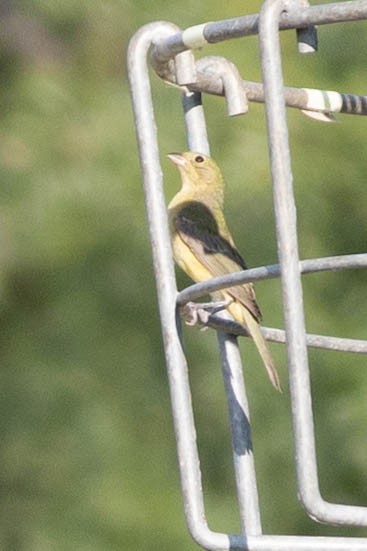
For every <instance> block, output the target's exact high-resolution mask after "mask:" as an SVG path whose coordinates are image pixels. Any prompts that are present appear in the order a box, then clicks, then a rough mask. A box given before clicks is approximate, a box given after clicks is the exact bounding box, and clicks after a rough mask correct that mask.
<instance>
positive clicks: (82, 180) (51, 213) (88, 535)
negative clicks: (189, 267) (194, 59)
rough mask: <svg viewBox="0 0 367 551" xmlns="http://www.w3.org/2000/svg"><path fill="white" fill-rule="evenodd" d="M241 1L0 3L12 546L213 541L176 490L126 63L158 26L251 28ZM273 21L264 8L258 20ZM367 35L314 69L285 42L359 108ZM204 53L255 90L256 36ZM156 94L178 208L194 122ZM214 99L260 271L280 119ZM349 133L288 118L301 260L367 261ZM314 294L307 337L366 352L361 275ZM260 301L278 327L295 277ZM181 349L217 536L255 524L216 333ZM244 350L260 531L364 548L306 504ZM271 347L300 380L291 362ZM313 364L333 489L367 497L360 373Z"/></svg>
mask: <svg viewBox="0 0 367 551" xmlns="http://www.w3.org/2000/svg"><path fill="white" fill-rule="evenodd" d="M228 4H230V5H227V3H223V2H220V1H219V0H214V1H212V2H210V4H209V3H202V4H201V5H198V4H197V2H193V1H192V0H188V1H187V2H185V3H184V4H183V3H181V4H179V3H178V2H171V3H168V4H167V2H163V0H156V1H155V2H146V1H141V0H136V1H135V2H128V1H126V0H125V1H124V0H122V1H121V0H119V1H117V0H105V1H104V2H102V1H100V0H96V1H94V2H88V1H87V0H80V1H79V2H75V0H63V1H62V2H60V1H56V0H41V1H37V2H36V1H35V0H18V1H10V0H2V1H1V3H0V16H1V26H0V42H1V54H0V73H1V77H2V83H3V86H2V89H1V92H0V101H1V112H2V124H1V130H0V133H1V140H0V165H1V168H0V170H1V182H2V184H1V186H0V210H1V216H0V225H1V235H2V247H1V252H0V265H1V277H0V291H1V295H0V297H1V313H0V323H1V333H0V334H1V349H0V356H1V371H0V373H1V389H2V392H1V400H0V408H1V409H0V418H1V452H0V453H1V455H0V458H1V477H0V484H1V496H2V499H1V501H0V546H1V549H4V550H6V551H13V550H14V551H30V550H32V551H33V550H37V551H44V550H49V549H53V550H57V551H62V550H66V549H67V550H69V549H77V550H78V551H79V550H80V551H98V550H101V551H102V550H106V549H109V550H118V549H123V550H124V551H132V550H136V549H139V550H141V551H144V550H153V549H154V550H155V549H160V550H168V549H180V550H186V549H187V550H189V549H196V548H197V547H196V545H195V544H194V543H193V542H192V540H191V538H190V536H189V535H188V534H187V531H186V527H185V523H184V518H183V512H182V502H181V497H180V492H179V480H178V473H177V467H176V458H175V448H174V437H173V431H172V422H171V417H170V405H169V396H168V389H167V381H166V374H165V367H164V359H163V354H162V345H161V340H160V330H159V322H158V313H157V304H156V296H155V285H154V281H153V274H152V269H151V255H150V249H149V243H148V238H147V224H146V221H145V211H144V206H143V195H142V191H141V185H140V180H141V177H140V173H139V166H138V160H137V152H136V144H135V138H134V130H133V122H132V116H131V108H130V101H129V95H128V87H127V80H126V70H125V51H126V48H127V43H128V40H129V38H130V37H131V36H132V34H133V33H134V32H135V31H136V30H137V29H138V28H139V27H140V26H141V25H143V24H145V23H147V22H149V21H152V20H157V19H165V20H169V21H173V22H175V23H177V24H179V25H180V26H181V27H183V28H184V27H187V26H189V25H192V24H196V23H200V22H203V21H206V20H208V19H209V20H215V19H222V18H226V17H233V16H236V15H240V14H243V2H240V1H238V0H235V1H233V2H230V3H228ZM259 6H260V4H259V2H255V1H253V0H252V1H249V2H247V3H246V13H252V12H256V11H258V9H259ZM365 32H366V24H365V23H353V24H349V25H335V26H330V27H328V28H323V27H321V28H320V29H319V39H320V52H319V53H318V54H317V55H315V56H311V57H301V56H299V55H298V53H297V51H296V47H295V37H294V33H292V32H287V33H283V35H282V43H283V52H284V73H285V80H286V82H287V84H289V85H303V86H309V87H321V88H323V87H324V88H327V89H337V90H340V91H342V92H355V93H363V90H364V88H365V85H364V80H363V78H364V77H363V75H364V65H365V55H364V50H363V48H361V47H360V44H361V42H362V41H363V40H364V37H365ZM362 43H363V42H362ZM207 53H215V54H218V55H226V56H227V57H229V58H230V59H232V60H233V61H234V62H235V63H236V64H237V65H238V67H239V68H240V70H241V73H242V74H243V75H244V76H246V77H247V78H249V79H259V78H260V68H259V62H258V47H257V39H256V38H255V37H251V38H248V39H243V40H238V41H230V42H228V43H225V44H221V45H217V46H210V47H208V48H207V50H205V51H204V52H201V53H199V55H206V54H207ZM153 90H154V93H155V97H156V101H155V105H156V113H157V121H158V127H159V139H160V145H161V151H162V162H163V169H164V172H165V175H166V188H167V198H168V199H169V198H170V197H171V196H172V195H173V194H174V192H175V191H176V189H177V185H178V179H177V174H176V172H175V171H174V168H173V167H171V166H168V162H166V161H165V160H164V156H165V154H166V153H167V152H169V151H172V150H173V151H174V150H180V149H184V148H185V136H184V125H183V123H182V117H181V110H180V101H179V97H178V94H177V92H176V91H175V90H172V89H171V88H169V87H166V86H164V85H162V83H161V82H159V81H158V79H157V78H155V77H153ZM205 106H206V112H207V118H208V127H209V133H210V140H211V145H212V151H213V155H214V156H215V157H216V158H217V160H218V161H219V164H220V165H221V166H222V168H223V172H224V174H225V177H226V180H227V181H228V186H227V214H228V216H229V217H230V218H231V228H232V230H233V233H234V235H235V237H236V241H237V242H238V246H239V248H240V250H242V251H244V252H245V256H246V258H247V260H248V263H249V265H251V266H257V265H261V264H267V263H273V262H276V258H277V257H276V244H275V238H274V226H273V215H272V202H271V193H270V186H269V169H268V159H267V148H266V136H265V126H264V115H263V109H262V107H261V106H258V105H251V106H250V113H249V115H248V116H246V117H239V118H235V119H228V118H227V116H226V114H225V107H224V104H223V102H222V101H221V100H220V99H218V98H211V97H209V98H205ZM338 120H339V121H340V122H339V123H338V124H330V125H322V124H320V123H317V122H315V121H311V120H309V119H307V118H305V117H304V116H303V115H302V114H300V113H298V112H289V127H290V135H291V142H292V153H293V167H294V176H295V186H296V193H297V203H298V220H299V240H300V249H301V254H302V257H303V258H307V257H317V256H328V255H333V254H344V253H352V252H362V251H365V250H366V241H367V240H366V219H367V202H366V195H365V181H366V176H367V168H366V158H367V141H366V140H365V139H364V135H365V126H364V124H365V121H364V119H363V118H362V117H360V118H358V117H347V116H344V117H343V116H340V117H338ZM172 121H175V123H174V124H173V123H172ZM179 282H180V285H185V284H186V283H187V279H186V278H185V276H183V275H182V274H179ZM304 292H305V305H306V316H307V325H308V329H309V331H310V332H320V333H324V334H334V335H340V336H343V335H345V336H349V337H353V336H354V337H359V338H365V337H366V316H365V311H366V275H365V273H363V272H362V271H360V272H358V271H344V272H342V273H336V274H332V273H326V274H318V275H309V276H307V277H305V278H304ZM258 296H259V297H260V303H261V305H262V309H263V311H264V314H265V322H266V325H274V326H281V325H282V316H281V309H280V289H279V282H278V281H269V282H266V283H260V284H258ZM185 340H186V343H187V353H188V358H189V361H190V377H191V381H192V387H193V399H194V408H195V414H196V420H197V425H198V441H199V447H200V454H201V461H202V468H203V479H204V488H205V495H206V505H207V512H208V519H209V523H210V526H211V527H212V528H213V529H215V530H223V531H238V530H239V522H238V517H237V510H236V504H235V489H234V482H233V469H232V465H231V452H230V441H229V434H228V426H227V425H228V423H227V413H226V405H225V397H224V394H223V385H222V382H221V376H220V367H219V364H218V357H217V347H216V339H215V337H214V335H213V334H212V333H211V332H206V333H204V334H203V333H201V332H199V331H197V330H195V329H188V330H185ZM241 346H242V350H243V355H244V359H245V362H244V363H245V369H246V373H247V375H248V377H247V378H248V381H249V383H248V386H249V398H250V402H251V410H252V421H253V432H254V444H255V455H256V465H257V473H258V478H259V491H260V501H261V508H262V513H263V524H264V529H265V531H266V532H267V533H289V534H334V535H338V534H346V535H364V536H366V535H367V532H366V530H358V529H354V530H353V529H350V528H332V527H322V526H319V525H316V524H314V523H313V522H312V521H311V520H309V519H308V518H307V516H306V515H305V514H304V512H303V511H302V509H301V507H300V505H299V504H298V503H297V498H296V488H295V475H294V466H293V459H292V453H293V448H292V429H291V421H290V404H289V398H288V393H287V392H285V393H284V394H283V395H282V396H277V395H276V394H275V393H274V392H273V390H272V389H271V387H270V385H269V383H268V381H267V380H266V377H265V376H264V373H263V369H262V368H261V366H260V363H259V359H258V357H257V355H256V353H255V351H254V350H253V346H252V344H251V343H248V342H244V343H241ZM272 349H273V350H274V355H275V356H276V359H277V362H278V364H279V366H280V369H281V375H282V379H283V381H284V382H285V381H286V369H285V360H286V358H285V353H284V350H283V348H282V347H281V346H276V345H273V347H272ZM310 360H311V368H312V382H313V392H314V408H315V419H316V436H317V447H318V455H319V466H320V478H321V487H322V491H323V493H324V496H325V498H327V499H330V500H336V501H341V502H347V503H358V504H366V503H367V490H366V488H367V485H366V476H365V473H366V469H365V466H366V457H367V441H366V438H365V432H366V429H365V426H366V413H365V407H364V399H365V394H366V391H367V373H366V370H365V369H364V370H363V365H362V364H363V358H357V357H355V356H352V355H347V354H336V353H326V352H322V351H311V353H310ZM285 386H286V384H285ZM213 427H215V431H213Z"/></svg>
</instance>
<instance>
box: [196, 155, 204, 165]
mask: <svg viewBox="0 0 367 551" xmlns="http://www.w3.org/2000/svg"><path fill="white" fill-rule="evenodd" d="M195 162H197V163H203V162H204V157H202V156H201V155H196V157H195Z"/></svg>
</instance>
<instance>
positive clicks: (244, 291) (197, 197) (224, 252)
mask: <svg viewBox="0 0 367 551" xmlns="http://www.w3.org/2000/svg"><path fill="white" fill-rule="evenodd" d="M168 157H169V159H170V160H171V161H172V162H173V163H174V164H175V165H176V166H177V168H178V170H179V172H180V175H181V183H182V187H181V190H180V191H179V192H178V193H177V194H176V195H175V196H174V198H173V199H172V201H171V202H170V204H169V206H168V216H169V224H170V233H171V238H172V246H173V254H174V258H175V261H176V262H177V264H178V265H179V266H180V268H182V270H184V271H185V272H186V273H187V274H188V275H189V276H190V277H191V278H192V279H193V280H194V281H196V282H199V281H205V280H207V279H211V278H212V277H216V276H222V275H225V274H228V273H232V272H237V271H240V270H246V268H247V267H246V264H245V261H244V260H243V258H242V256H241V255H240V253H239V252H238V250H237V248H236V246H235V244H234V241H233V239H232V236H231V234H230V232H229V230H228V228H227V224H226V221H225V218H224V215H223V195H224V182H223V177H222V174H221V171H220V169H219V167H218V165H217V164H216V163H215V162H214V161H213V159H211V158H210V157H207V156H206V155H203V154H202V153H194V152H192V151H187V152H185V153H171V154H170V155H168ZM218 293H219V296H220V297H221V298H222V299H223V300H224V301H225V302H226V303H227V306H226V308H227V310H228V311H229V312H230V314H231V315H232V316H233V318H234V319H235V320H236V321H237V322H238V323H240V324H241V325H243V327H244V328H245V329H246V330H247V331H248V333H249V334H250V335H251V337H252V338H253V340H254V342H255V344H256V347H257V349H258V351H259V354H260V356H261V358H262V360H263V362H264V365H265V368H266V370H267V372H268V375H269V378H270V380H271V382H272V384H273V385H274V387H275V388H276V389H277V390H279V391H280V390H281V386H280V381H279V376H278V373H277V370H276V367H275V365H274V362H273V359H272V357H271V354H270V352H269V349H268V347H267V344H266V341H265V339H264V337H263V335H262V333H261V329H260V326H259V322H260V320H261V312H260V309H259V307H258V305H257V303H256V296H255V291H254V287H253V284H252V283H246V284H243V285H236V286H234V287H229V288H228V289H222V290H221V291H219V292H217V293H216V297H217V296H218Z"/></svg>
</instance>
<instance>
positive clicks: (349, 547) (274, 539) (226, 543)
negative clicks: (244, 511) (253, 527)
mask: <svg viewBox="0 0 367 551" xmlns="http://www.w3.org/2000/svg"><path fill="white" fill-rule="evenodd" d="M195 539H196V542H197V543H198V544H199V545H201V546H202V547H203V548H204V549H209V550H210V551H367V539H363V538H345V537H340V538H338V537H323V536H278V535H277V536H275V535H261V536H242V535H239V534H222V533H220V532H212V531H211V530H209V529H208V528H206V529H203V530H202V531H201V532H200V533H198V534H196V538H195Z"/></svg>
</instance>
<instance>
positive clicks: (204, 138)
mask: <svg viewBox="0 0 367 551" xmlns="http://www.w3.org/2000/svg"><path fill="white" fill-rule="evenodd" d="M182 106H183V110H184V116H185V126H186V134H187V143H188V147H189V150H190V151H197V152H198V153H204V155H210V149H209V141H208V133H207V130H206V124H205V117H204V110H203V105H202V102H201V93H200V92H185V93H183V94H182Z"/></svg>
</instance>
